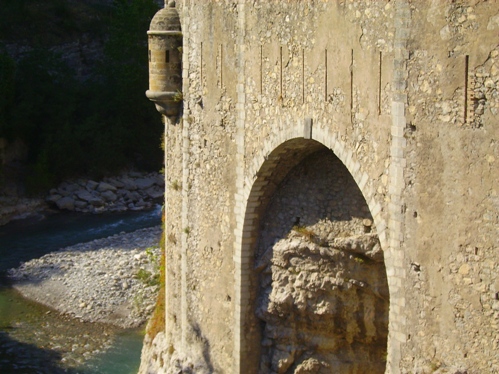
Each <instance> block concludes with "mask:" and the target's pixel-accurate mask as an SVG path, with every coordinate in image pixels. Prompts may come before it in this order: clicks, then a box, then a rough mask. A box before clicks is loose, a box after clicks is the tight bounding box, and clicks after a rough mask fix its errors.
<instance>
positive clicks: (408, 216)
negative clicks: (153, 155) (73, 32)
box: [140, 0, 499, 374]
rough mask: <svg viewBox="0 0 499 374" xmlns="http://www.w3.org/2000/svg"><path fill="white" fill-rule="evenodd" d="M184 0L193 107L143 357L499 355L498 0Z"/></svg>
mask: <svg viewBox="0 0 499 374" xmlns="http://www.w3.org/2000/svg"><path fill="white" fill-rule="evenodd" d="M166 7H169V8H171V9H170V10H169V11H171V10H176V12H178V17H179V18H178V19H179V20H180V24H179V27H180V26H181V27H180V29H176V30H165V31H175V32H176V34H175V35H176V36H177V37H178V36H179V35H181V38H182V47H181V48H178V47H177V48H178V49H177V50H178V51H180V52H181V55H182V66H181V69H182V70H181V72H182V73H181V77H182V80H181V87H180V88H179V90H178V93H177V94H178V96H177V98H179V99H180V101H182V108H179V112H178V113H176V112H172V111H170V109H168V110H165V109H164V108H165V106H161V105H160V108H159V109H160V111H161V112H162V113H163V114H166V115H167V116H168V117H169V118H168V120H165V123H166V126H165V139H166V141H165V143H166V145H167V146H166V150H165V170H166V176H165V177H166V191H165V193H166V205H165V215H166V218H165V220H166V222H165V235H166V238H167V239H166V279H165V281H166V306H165V321H166V329H165V331H164V332H160V333H159V334H157V335H156V336H148V337H146V341H145V346H144V351H143V358H142V365H141V369H140V371H141V372H142V373H241V374H242V373H333V372H334V373H383V372H386V373H431V372H440V373H464V372H467V373H494V372H499V353H498V352H499V347H498V345H499V332H498V331H499V330H498V327H499V326H498V325H499V277H498V273H499V255H498V247H499V231H498V228H499V188H498V184H497V181H498V180H499V167H498V164H499V130H498V128H499V126H498V111H499V94H498V91H497V83H498V80H499V46H498V40H499V39H498V38H497V36H498V32H499V3H496V2H491V1H489V2H487V1H473V2H471V1H469V2H467V1H455V2H440V1H427V2H419V1H409V0H394V1H357V0H345V1H336V0H329V1H322V0H321V1H319V0H311V1H286V2H285V1H280V2H268V1H263V0H262V1H260V0H256V1H247V0H220V1H192V0H183V1H181V0H179V1H177V2H176V4H173V3H170V4H168V5H167V6H166ZM163 11H164V10H163ZM163 11H161V12H163ZM151 26H153V24H152V25H151ZM180 30H181V34H180ZM153 31H161V30H152V32H151V33H150V34H154V32H153ZM157 34H158V33H157ZM159 34H162V33H161V32H159ZM166 34H168V33H163V34H162V35H163V36H165V35H166ZM169 35H170V36H172V35H173V34H172V33H170V34H169ZM164 45H166V44H164ZM150 53H152V54H151V56H152V57H153V58H160V57H161V58H164V59H165V60H164V62H165V63H168V58H172V56H173V54H170V55H169V56H168V54H165V52H164V51H163V52H161V53H160V52H150ZM170 61H171V60H170ZM179 62H180V61H179ZM179 62H178V63H179ZM175 68H176V69H179V68H180V66H179V65H177V66H176V67H175ZM152 73H153V74H154V72H152ZM170 73H171V72H169V74H170ZM173 74H176V73H173ZM173 81H175V79H173ZM170 82H172V80H170ZM152 83H154V82H152ZM179 83H180V82H179ZM151 91H154V90H152V89H151ZM154 92H177V91H174V90H171V89H170V88H168V87H166V88H164V89H161V90H156V91H154ZM148 96H149V97H150V98H152V99H153V100H157V99H158V98H160V99H161V98H162V97H163V98H164V97H172V96H171V95H170V96H168V95H161V94H154V95H153V94H148ZM178 101H179V100H177V101H174V102H178ZM157 103H158V102H157V101H156V104H157ZM168 105H169V104H168ZM169 108H170V107H169ZM180 109H181V110H180Z"/></svg>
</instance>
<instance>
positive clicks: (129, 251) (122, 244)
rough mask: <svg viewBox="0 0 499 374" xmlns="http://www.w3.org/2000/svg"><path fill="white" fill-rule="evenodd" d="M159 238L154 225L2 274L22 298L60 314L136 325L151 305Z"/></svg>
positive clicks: (144, 320) (77, 247)
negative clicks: (6, 275)
mask: <svg viewBox="0 0 499 374" xmlns="http://www.w3.org/2000/svg"><path fill="white" fill-rule="evenodd" d="M160 235H161V227H160V226H157V227H153V228H148V229H141V230H137V231H134V232H132V233H127V234H123V233H122V234H119V235H113V236H111V237H108V238H104V239H98V240H93V241H91V242H88V243H81V244H77V245H75V246H72V247H67V248H64V249H61V250H59V251H56V252H52V253H49V254H47V255H45V256H43V257H41V258H39V259H33V260H30V261H28V262H25V263H23V264H22V265H21V266H20V267H18V268H16V269H11V270H9V272H8V276H9V277H10V278H11V280H12V281H13V283H14V285H13V286H14V288H16V289H17V290H18V291H19V292H20V293H21V294H22V295H23V296H25V297H27V298H28V299H31V300H34V301H36V302H39V303H41V304H43V305H46V306H48V307H50V308H53V309H55V310H57V311H59V312H60V313H62V314H65V315H68V316H71V317H74V318H78V319H81V320H83V321H85V322H101V323H107V324H111V325H114V326H117V327H121V328H131V327H138V326H140V325H143V324H144V323H145V322H146V321H147V319H148V317H149V316H150V314H151V312H152V310H153V306H154V304H155V302H156V297H157V292H158V287H159V286H158V285H156V284H154V282H153V281H152V279H153V275H154V274H157V272H158V271H159V261H160V249H159V238H160ZM146 250H147V251H146ZM139 271H140V274H141V275H142V276H139V275H138V274H139ZM144 275H146V277H145V278H144ZM41 295H43V296H41Z"/></svg>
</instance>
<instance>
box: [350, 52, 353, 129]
mask: <svg viewBox="0 0 499 374" xmlns="http://www.w3.org/2000/svg"><path fill="white" fill-rule="evenodd" d="M350 119H351V121H352V123H353V49H352V51H351V57H350Z"/></svg>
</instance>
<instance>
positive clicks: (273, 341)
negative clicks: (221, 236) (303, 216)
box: [257, 230, 388, 373]
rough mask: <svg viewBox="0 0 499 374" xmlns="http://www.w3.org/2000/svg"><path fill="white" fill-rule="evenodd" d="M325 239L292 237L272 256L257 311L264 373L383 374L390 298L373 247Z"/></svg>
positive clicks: (369, 238) (371, 240)
mask: <svg viewBox="0 0 499 374" xmlns="http://www.w3.org/2000/svg"><path fill="white" fill-rule="evenodd" d="M324 239H325V238H324ZM328 239H329V240H328ZM328 239H326V241H325V242H322V240H323V238H319V237H316V236H315V235H314V234H313V233H312V230H307V231H303V232H298V231H294V232H292V233H291V234H290V235H289V237H288V238H285V239H282V240H280V241H279V242H278V243H277V244H275V245H274V246H273V247H272V248H271V249H269V250H270V251H271V252H272V259H271V260H270V261H269V262H267V265H266V266H265V268H264V269H263V270H262V277H261V288H260V294H261V297H260V301H259V304H258V309H257V315H258V317H259V318H260V319H261V320H262V322H263V324H264V332H263V340H262V346H263V349H262V352H263V354H262V359H261V367H260V371H261V372H262V373H312V372H313V373H331V372H335V373H367V372H370V373H383V372H384V371H385V360H386V357H385V355H386V339H387V329H386V326H387V323H388V294H387V284H386V271H385V269H384V265H383V254H382V252H381V250H380V247H379V243H378V240H377V238H376V236H375V235H373V234H365V235H358V236H352V237H345V238H328Z"/></svg>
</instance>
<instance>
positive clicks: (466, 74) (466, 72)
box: [464, 55, 470, 123]
mask: <svg viewBox="0 0 499 374" xmlns="http://www.w3.org/2000/svg"><path fill="white" fill-rule="evenodd" d="M469 66H470V56H469V55H466V57H465V58H464V123H466V122H468V77H469Z"/></svg>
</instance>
